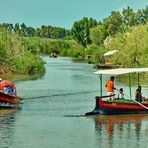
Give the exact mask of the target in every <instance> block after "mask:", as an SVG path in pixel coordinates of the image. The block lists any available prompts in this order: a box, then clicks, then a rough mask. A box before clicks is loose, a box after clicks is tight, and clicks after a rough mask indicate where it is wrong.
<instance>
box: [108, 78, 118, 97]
mask: <svg viewBox="0 0 148 148" xmlns="http://www.w3.org/2000/svg"><path fill="white" fill-rule="evenodd" d="M114 80H115V77H114V76H111V77H110V80H108V81H107V82H106V85H105V87H106V89H107V95H108V96H111V97H110V100H111V99H112V98H114V96H112V95H114V90H115V89H116V88H115V87H114Z"/></svg>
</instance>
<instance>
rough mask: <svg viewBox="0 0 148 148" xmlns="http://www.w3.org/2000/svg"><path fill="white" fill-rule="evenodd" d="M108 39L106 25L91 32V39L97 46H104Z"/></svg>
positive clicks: (99, 26)
mask: <svg viewBox="0 0 148 148" xmlns="http://www.w3.org/2000/svg"><path fill="white" fill-rule="evenodd" d="M106 37H107V32H106V30H105V27H104V25H98V26H97V27H94V28H92V29H91V30H90V39H91V41H92V43H94V44H95V45H102V44H103V42H104V40H105V38H106Z"/></svg>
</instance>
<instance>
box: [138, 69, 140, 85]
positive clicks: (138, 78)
mask: <svg viewBox="0 0 148 148" xmlns="http://www.w3.org/2000/svg"><path fill="white" fill-rule="evenodd" d="M139 85H140V74H139V72H138V86H139Z"/></svg>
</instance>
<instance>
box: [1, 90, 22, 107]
mask: <svg viewBox="0 0 148 148" xmlns="http://www.w3.org/2000/svg"><path fill="white" fill-rule="evenodd" d="M19 103H20V102H19V97H18V96H12V95H9V94H5V93H3V92H0V109H2V108H18V105H19Z"/></svg>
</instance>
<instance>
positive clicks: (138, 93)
mask: <svg viewBox="0 0 148 148" xmlns="http://www.w3.org/2000/svg"><path fill="white" fill-rule="evenodd" d="M141 90H142V87H141V86H140V85H139V86H138V88H137V89H136V94H135V100H136V101H140V102H144V101H145V97H144V96H142V92H141Z"/></svg>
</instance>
